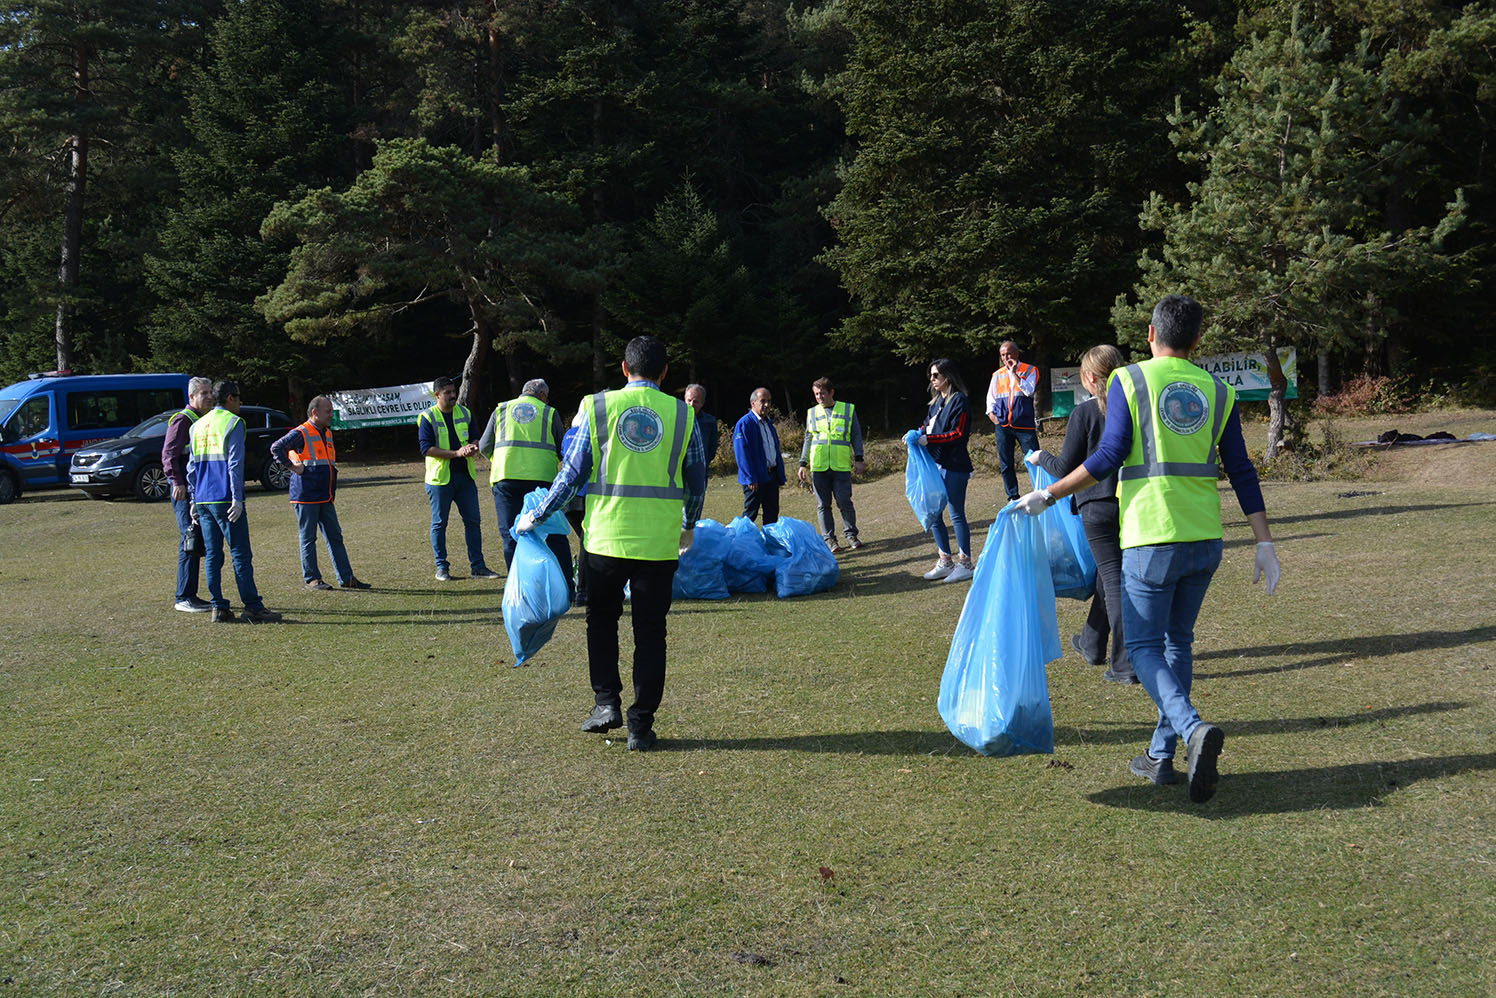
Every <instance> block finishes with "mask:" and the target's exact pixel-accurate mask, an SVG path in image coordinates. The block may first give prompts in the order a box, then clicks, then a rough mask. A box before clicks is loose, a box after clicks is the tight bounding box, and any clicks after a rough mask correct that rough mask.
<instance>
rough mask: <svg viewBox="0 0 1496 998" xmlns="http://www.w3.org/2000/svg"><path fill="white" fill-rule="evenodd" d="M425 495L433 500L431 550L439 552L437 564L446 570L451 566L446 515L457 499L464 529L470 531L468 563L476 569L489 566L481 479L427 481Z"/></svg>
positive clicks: (468, 532) (458, 511)
mask: <svg viewBox="0 0 1496 998" xmlns="http://www.w3.org/2000/svg"><path fill="white" fill-rule="evenodd" d="M426 498H428V499H430V500H431V553H432V554H433V555H435V556H436V567H437V568H438V569H440V570H442V571H444V572H445V571H447V570H448V569H450V568H451V567H452V566H451V565H450V564H449V563H448V562H447V518H448V517H449V516H451V513H452V504H453V503H456V504H457V514H458V515H459V516H461V517H462V528H463V532H464V533H465V534H466V535H467V553H468V564H469V565H470V566H471V567H472V569H473V571H475V572H482V571H484V570H486V569H487V568H488V565H486V564H485V563H484V561H483V521H482V519H481V518H480V514H479V512H478V483H477V482H475V481H473V480H472V479H471V478H464V479H463V480H462V481H460V482H457V483H455V484H454V483H453V482H448V483H447V484H446V485H428V486H426Z"/></svg>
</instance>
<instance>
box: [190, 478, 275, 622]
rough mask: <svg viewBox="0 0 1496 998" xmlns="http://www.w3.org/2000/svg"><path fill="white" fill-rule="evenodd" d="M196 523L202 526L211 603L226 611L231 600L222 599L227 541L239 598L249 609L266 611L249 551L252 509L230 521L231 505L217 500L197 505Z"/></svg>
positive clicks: (205, 573)
mask: <svg viewBox="0 0 1496 998" xmlns="http://www.w3.org/2000/svg"><path fill="white" fill-rule="evenodd" d="M197 522H198V525H199V526H200V527H202V528H203V547H204V548H206V549H207V554H205V555H204V556H203V558H204V562H205V564H204V566H203V574H204V575H205V576H206V577H207V582H208V602H210V603H212V604H213V608H214V609H215V610H227V609H228V608H229V601H228V600H226V599H224V598H223V584H222V575H223V547H224V542H225V540H226V541H227V542H228V548H229V554H230V555H231V556H232V557H233V559H234V581H235V582H237V583H238V584H239V599H240V600H241V601H242V602H243V603H244V609H246V610H263V609H265V601H264V600H263V599H261V598H260V591H259V590H258V589H256V588H255V566H254V559H253V556H252V555H251V554H250V550H249V511H248V510H245V511H244V515H243V516H241V517H239V522H237V523H230V522H229V504H228V503H226V502H215V503H209V504H206V505H203V504H199V506H198V507H197Z"/></svg>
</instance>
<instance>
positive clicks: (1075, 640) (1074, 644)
mask: <svg viewBox="0 0 1496 998" xmlns="http://www.w3.org/2000/svg"><path fill="white" fill-rule="evenodd" d="M1070 647H1071V648H1074V649H1075V653H1076V654H1077V655H1079V656H1080V657H1081V658H1083V659H1085V660H1086V664H1087V665H1105V664H1106V663H1105V660H1103V659H1099V658H1092V657H1091V656H1090V655H1087V654H1086V650H1085V649H1084V648H1082V647H1081V646H1080V635H1079V634H1072V635H1070ZM1114 682H1115V680H1114Z"/></svg>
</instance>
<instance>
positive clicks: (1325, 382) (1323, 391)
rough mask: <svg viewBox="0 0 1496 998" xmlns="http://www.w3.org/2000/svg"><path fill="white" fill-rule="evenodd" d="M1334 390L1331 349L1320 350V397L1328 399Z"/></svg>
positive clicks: (1323, 347)
mask: <svg viewBox="0 0 1496 998" xmlns="http://www.w3.org/2000/svg"><path fill="white" fill-rule="evenodd" d="M1331 391H1333V389H1332V388H1331V386H1330V348H1329V347H1328V346H1321V347H1320V348H1319V397H1320V398H1326V397H1328V396H1329V395H1330V393H1331Z"/></svg>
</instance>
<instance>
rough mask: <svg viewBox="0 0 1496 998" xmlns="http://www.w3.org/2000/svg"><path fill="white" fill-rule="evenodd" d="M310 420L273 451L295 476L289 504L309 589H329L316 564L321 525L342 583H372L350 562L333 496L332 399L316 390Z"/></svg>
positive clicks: (335, 464)
mask: <svg viewBox="0 0 1496 998" xmlns="http://www.w3.org/2000/svg"><path fill="white" fill-rule="evenodd" d="M306 415H307V420H306V422H305V423H302V424H301V425H300V426H298V427H296V428H295V429H294V430H292V431H291V432H290V433H287V434H286V435H285V436H283V437H281V438H280V439H279V440H277V441H276V442H275V443H273V444H271V445H270V453H271V455H272V456H274V458H275V459H276V460H277V461H279V462H280V463H281V464H283V465H285V466H286V467H287V468H290V469H291V474H293V475H295V476H296V477H294V478H292V479H291V508H292V509H293V510H295V511H296V532H297V534H299V535H300V537H301V577H302V579H303V580H304V581H305V582H306V587H307V588H308V589H331V588H332V586H330V585H328V584H327V583H326V582H324V581H322V571H321V570H320V569H319V568H318V567H317V528H318V527H321V528H322V536H323V537H325V538H327V549H328V550H329V551H331V552H332V564H333V569H334V571H336V572H337V573H338V585H340V586H342V587H343V588H344V589H368V588H369V584H368V583H367V582H360V581H359V580H358V579H357V578H355V577H354V575H353V568H352V566H350V565H349V564H348V549H347V548H345V547H344V546H343V528H342V527H341V526H339V525H338V511H337V509H336V508H334V506H333V499H334V498H335V497H336V493H337V489H338V452H337V449H336V448H335V447H334V446H333V443H332V400H331V399H329V398H328V397H327V396H326V395H318V396H317V397H316V398H314V399H312V401H311V402H310V403H308V405H307V407H306Z"/></svg>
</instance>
